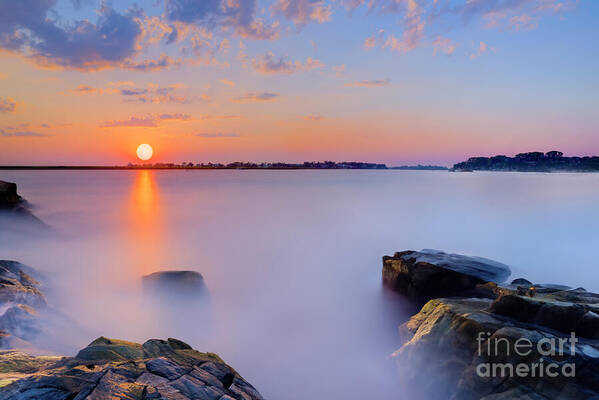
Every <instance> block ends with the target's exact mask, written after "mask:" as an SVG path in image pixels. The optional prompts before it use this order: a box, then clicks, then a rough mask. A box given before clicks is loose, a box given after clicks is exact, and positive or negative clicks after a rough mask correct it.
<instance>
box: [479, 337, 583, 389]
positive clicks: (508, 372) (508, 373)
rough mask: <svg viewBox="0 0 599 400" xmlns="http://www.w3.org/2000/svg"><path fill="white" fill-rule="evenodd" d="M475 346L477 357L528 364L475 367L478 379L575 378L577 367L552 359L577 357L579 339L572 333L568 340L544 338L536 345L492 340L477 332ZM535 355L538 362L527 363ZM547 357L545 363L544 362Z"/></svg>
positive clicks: (492, 363)
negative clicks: (515, 377)
mask: <svg viewBox="0 0 599 400" xmlns="http://www.w3.org/2000/svg"><path fill="white" fill-rule="evenodd" d="M476 341H477V342H478V356H479V358H480V357H483V356H484V357H485V358H486V359H491V360H493V359H495V360H510V358H511V359H515V360H526V357H529V359H528V360H527V361H528V362H510V361H506V362H491V361H489V362H485V363H480V364H478V365H477V366H476V373H477V375H478V376H480V377H481V378H495V377H499V378H505V377H514V376H517V377H520V378H527V377H531V378H535V377H539V378H542V377H549V378H556V377H558V376H560V375H561V376H563V377H566V378H571V377H574V376H575V375H576V365H575V364H574V363H567V362H554V360H553V359H554V358H562V357H563V359H566V358H568V356H575V355H576V343H577V342H578V339H577V338H576V335H575V334H574V332H572V334H571V335H570V337H569V338H548V337H544V338H542V339H540V340H539V341H537V342H533V341H531V340H530V339H528V338H524V337H521V338H519V339H517V340H516V341H515V342H513V344H512V342H510V340H508V339H507V338H503V337H491V333H490V332H479V334H478V337H477V338H476ZM533 352H535V353H536V354H538V355H539V356H540V358H538V359H536V357H532V358H535V361H534V362H530V355H531V354H533ZM544 357H546V358H547V359H545V358H544Z"/></svg>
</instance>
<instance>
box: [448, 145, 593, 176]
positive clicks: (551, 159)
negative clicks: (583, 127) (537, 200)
mask: <svg viewBox="0 0 599 400" xmlns="http://www.w3.org/2000/svg"><path fill="white" fill-rule="evenodd" d="M451 171H455V172H472V171H496V172H500V171H506V172H545V173H554V172H582V173H584V172H599V157H597V156H593V157H589V156H585V157H564V153H562V152H561V151H557V150H554V151H549V152H547V153H543V152H540V151H533V152H529V153H519V154H516V155H515V156H514V157H507V156H505V155H497V156H493V157H471V158H469V159H468V160H467V161H463V162H460V163H457V164H455V165H454V166H453V168H452V169H451Z"/></svg>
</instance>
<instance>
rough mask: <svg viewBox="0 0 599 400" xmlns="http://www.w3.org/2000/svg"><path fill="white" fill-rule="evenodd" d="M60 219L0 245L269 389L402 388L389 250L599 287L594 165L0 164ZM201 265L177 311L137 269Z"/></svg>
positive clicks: (7, 234) (8, 228) (79, 318)
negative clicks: (473, 260)
mask: <svg viewBox="0 0 599 400" xmlns="http://www.w3.org/2000/svg"><path fill="white" fill-rule="evenodd" d="M0 179H1V180H8V181H14V182H17V183H18V184H19V190H20V192H21V194H22V195H23V196H24V197H26V198H27V199H29V200H30V202H31V203H32V204H33V205H34V206H35V209H34V211H35V213H36V214H37V215H38V216H39V217H40V218H41V219H43V220H44V221H45V222H47V223H48V224H49V225H51V226H52V227H53V230H52V231H51V232H50V233H47V234H33V233H31V232H30V231H27V230H15V229H14V226H15V225H13V224H12V223H9V222H8V221H7V220H6V219H4V220H3V222H2V223H0V258H3V259H16V260H19V261H21V262H23V263H26V264H29V265H30V266H32V267H34V268H37V269H39V270H41V271H44V272H45V273H46V274H47V276H48V277H49V279H50V288H48V291H49V296H48V297H49V302H50V303H51V304H52V305H53V306H55V307H56V308H58V309H60V310H61V311H63V312H64V313H65V314H66V315H67V316H68V317H70V318H71V319H72V320H73V321H74V323H73V325H69V326H66V327H65V328H64V331H63V332H62V333H61V335H60V337H55V338H54V337H53V338H48V340H49V341H51V342H54V343H56V346H55V347H56V348H57V349H59V350H62V351H67V352H71V353H75V351H76V349H78V348H81V347H83V346H85V345H86V344H87V343H88V342H90V341H91V340H92V339H93V338H95V337H97V336H99V335H104V336H109V337H117V338H123V339H128V340H134V341H144V340H146V339H148V338H152V337H162V338H166V337H177V338H180V339H182V340H185V341H187V342H188V343H190V344H191V345H192V346H193V347H195V348H197V349H200V350H203V351H214V352H217V353H219V354H220V355H221V356H222V357H223V358H224V359H225V360H226V361H228V362H229V363H230V364H231V365H233V366H234V367H235V368H236V369H237V370H238V371H239V372H240V373H241V374H242V375H243V376H244V377H246V378H247V379H248V380H249V381H250V382H252V383H253V384H254V385H255V386H256V387H257V388H258V389H259V390H260V391H261V392H262V393H263V394H264V395H265V396H266V397H267V398H273V399H275V398H281V399H324V398H343V399H363V398H378V399H396V398H397V397H398V392H399V391H400V389H398V388H397V387H395V384H394V382H395V381H396V380H395V379H393V374H394V371H393V366H392V361H391V360H390V359H389V355H390V353H391V352H392V351H393V350H395V349H397V348H398V347H399V339H398V334H397V326H398V324H399V323H401V322H402V321H403V320H405V318H406V317H407V315H408V313H409V310H410V306H409V305H408V304H406V302H405V301H402V300H401V299H398V298H396V297H395V296H393V295H391V294H389V293H386V292H384V291H383V290H382V289H381V284H380V270H381V256H383V255H385V254H392V253H393V252H394V251H397V250H404V249H421V248H436V249H442V250H445V251H450V252H458V253H464V254H471V255H479V256H483V257H488V258H492V259H496V260H498V261H501V262H504V263H506V264H508V265H510V266H511V267H512V270H513V276H512V278H515V277H526V278H528V279H531V280H533V281H535V282H539V283H548V282H559V283H564V284H569V285H572V286H584V287H585V288H587V289H591V290H599V274H597V273H596V267H597V261H596V259H597V244H598V243H599V208H598V207H597V199H599V174H518V173H448V172H428V171H423V172H419V171H1V172H0ZM161 269H194V270H197V271H199V272H201V273H202V274H203V275H204V277H205V279H206V283H207V286H208V288H209V290H210V296H211V299H210V303H209V305H208V306H207V307H206V308H203V309H195V308H192V307H188V306H186V305H185V304H184V305H182V306H181V307H180V308H178V309H176V310H173V309H168V308H164V307H160V306H158V305H156V304H155V303H152V302H150V301H148V299H147V298H146V297H144V296H142V293H141V285H140V277H141V276H142V275H144V274H148V273H150V272H154V271H157V270H161Z"/></svg>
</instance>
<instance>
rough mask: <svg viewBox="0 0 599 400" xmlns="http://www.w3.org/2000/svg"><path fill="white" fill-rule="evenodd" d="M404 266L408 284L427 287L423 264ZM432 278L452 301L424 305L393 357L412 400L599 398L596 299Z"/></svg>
mask: <svg viewBox="0 0 599 400" xmlns="http://www.w3.org/2000/svg"><path fill="white" fill-rule="evenodd" d="M404 253H405V252H404ZM398 254H399V255H400V257H401V254H402V253H398ZM396 256H397V255H396ZM394 258H397V257H394ZM409 266H410V269H409V270H407V271H406V272H405V273H406V274H409V275H410V276H409V278H412V279H413V280H415V281H416V282H422V281H423V282H428V281H427V280H426V279H424V280H423V279H421V278H420V276H422V275H425V276H426V275H427V274H426V273H423V272H420V271H418V269H419V268H423V269H424V272H428V271H429V270H430V267H429V266H428V265H427V264H426V263H419V262H418V261H416V262H409ZM437 266H438V267H439V265H437ZM466 267H467V268H468V266H466ZM458 269H459V268H457V267H455V266H454V267H452V268H451V269H450V271H451V272H452V273H456V271H457V270H458ZM383 271H385V268H384V269H383ZM383 276H384V274H383ZM435 276H440V277H442V279H443V282H444V284H448V285H452V287H453V289H452V290H451V294H452V296H454V297H451V298H434V299H432V300H430V301H428V302H427V303H426V304H425V305H424V306H423V307H422V309H421V310H420V312H419V313H417V314H416V315H414V316H413V317H412V318H411V319H410V320H409V321H408V322H406V323H405V324H403V325H402V326H401V327H400V336H401V338H402V342H403V345H402V346H401V348H399V349H398V350H397V351H396V352H395V353H394V354H393V358H394V359H395V361H396V363H397V367H398V372H399V375H398V376H399V379H400V381H401V382H402V385H403V386H404V387H405V390H406V391H407V392H408V393H409V395H410V398H415V399H427V400H430V399H435V400H436V399H453V400H462V399H485V400H492V399H493V400H495V399H513V398H522V399H557V398H559V399H591V398H599V340H597V339H599V295H597V294H595V293H590V292H587V291H585V290H584V289H582V288H579V289H571V288H568V287H565V286H561V285H536V284H533V283H531V282H530V281H528V280H525V279H517V280H514V281H512V283H511V284H509V285H501V284H497V283H496V282H483V283H476V284H475V286H474V287H472V286H471V280H470V278H471V276H472V275H467V277H465V278H464V277H462V276H459V275H455V274H450V275H445V274H440V273H439V272H435V273H434V274H432V276H429V277H428V279H429V280H431V279H435ZM448 276H449V277H453V278H454V279H455V280H450V279H448ZM414 277H416V279H414ZM464 279H465V280H464ZM481 279H482V278H481ZM463 282H468V284H463ZM433 286H434V285H433ZM403 287H404V286H399V288H400V289H402V288H403ZM430 287H431V284H425V285H413V286H412V287H411V288H412V290H413V292H412V293H413V294H415V295H416V297H419V298H421V297H423V296H422V295H423V293H421V292H418V291H416V289H419V290H421V289H422V288H424V290H426V291H425V292H424V293H425V294H430V292H429V291H428V289H429V288H430ZM459 289H464V290H465V291H464V292H463V293H462V295H461V297H460V292H459Z"/></svg>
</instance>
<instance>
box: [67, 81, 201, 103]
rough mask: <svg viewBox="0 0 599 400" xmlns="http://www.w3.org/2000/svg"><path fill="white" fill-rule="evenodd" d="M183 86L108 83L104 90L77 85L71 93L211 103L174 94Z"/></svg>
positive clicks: (146, 101)
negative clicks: (143, 85)
mask: <svg viewBox="0 0 599 400" xmlns="http://www.w3.org/2000/svg"><path fill="white" fill-rule="evenodd" d="M184 88H185V85H182V84H173V85H168V86H158V85H156V84H154V83H148V85H147V87H138V86H136V85H135V83H133V82H131V81H125V82H109V83H108V85H107V87H105V88H96V87H92V86H88V85H83V84H82V85H79V86H77V87H76V88H75V89H72V90H71V92H72V93H74V94H77V95H90V94H120V95H121V96H122V97H124V98H125V101H128V102H139V103H153V104H164V103H179V104H188V103H192V102H195V101H211V100H212V99H211V98H210V96H208V95H206V94H200V95H196V96H191V97H190V96H185V95H179V94H177V93H175V91H177V90H179V89H184Z"/></svg>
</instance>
